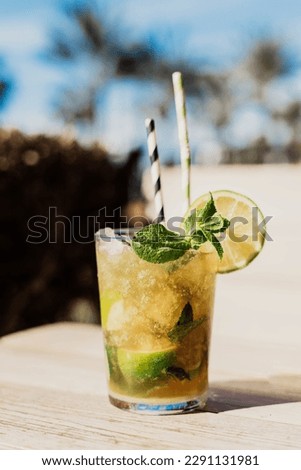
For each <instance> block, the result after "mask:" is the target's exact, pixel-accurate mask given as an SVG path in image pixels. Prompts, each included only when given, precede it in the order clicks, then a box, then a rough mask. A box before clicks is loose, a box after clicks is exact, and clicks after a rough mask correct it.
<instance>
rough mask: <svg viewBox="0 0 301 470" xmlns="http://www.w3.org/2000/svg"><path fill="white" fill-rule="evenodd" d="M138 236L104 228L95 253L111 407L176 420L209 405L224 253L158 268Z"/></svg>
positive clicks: (197, 254) (191, 257)
mask: <svg viewBox="0 0 301 470" xmlns="http://www.w3.org/2000/svg"><path fill="white" fill-rule="evenodd" d="M131 236H132V234H131V233H129V232H127V233H125V232H121V231H116V230H115V231H113V230H111V229H104V230H100V231H98V232H97V233H96V254H97V269H98V280H99V292H100V302H101V321H102V328H103V334H104V344H105V351H106V359H107V376H108V388H109V399H110V402H111V403H112V404H113V405H115V406H117V407H118V408H122V409H126V410H130V411H135V412H140V413H151V414H172V413H179V412H187V411H191V410H193V409H196V408H202V407H204V405H205V403H206V397H207V390H208V354H209V343H210V331H211V322H212V314H213V303H214V290H215V278H216V272H217V255H216V253H215V252H214V250H213V251H212V250H210V251H207V252H205V251H201V250H198V251H197V252H196V251H194V252H192V251H189V252H187V253H185V255H184V256H183V257H182V258H179V259H178V260H176V261H173V262H168V263H163V264H155V263H150V262H147V261H144V260H142V259H141V258H139V257H138V256H137V255H136V254H135V252H134V251H133V249H132V248H131V245H130V237H131Z"/></svg>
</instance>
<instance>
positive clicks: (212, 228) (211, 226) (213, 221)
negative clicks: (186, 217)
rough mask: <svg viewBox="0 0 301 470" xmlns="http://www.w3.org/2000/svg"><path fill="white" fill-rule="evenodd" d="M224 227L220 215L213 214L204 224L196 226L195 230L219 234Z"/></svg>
mask: <svg viewBox="0 0 301 470" xmlns="http://www.w3.org/2000/svg"><path fill="white" fill-rule="evenodd" d="M223 227H224V219H223V217H222V216H221V215H220V214H215V215H213V216H212V217H210V219H207V221H205V222H201V223H198V224H197V229H199V228H200V229H202V230H204V231H209V232H212V233H219V232H220V231H221V230H222V228H223Z"/></svg>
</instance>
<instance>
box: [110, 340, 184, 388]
mask: <svg viewBox="0 0 301 470" xmlns="http://www.w3.org/2000/svg"><path fill="white" fill-rule="evenodd" d="M175 350H176V348H175V346H171V347H170V348H167V349H162V350H159V351H132V350H129V349H121V348H120V349H118V352H117V358H118V364H119V368H120V371H121V372H122V374H123V375H124V377H125V378H126V379H127V380H128V381H130V382H131V381H133V380H138V381H144V380H148V379H155V378H157V377H159V376H160V374H161V373H162V372H163V371H164V370H165V369H167V367H169V366H171V365H172V363H173V361H174V360H175V357H176V352H175Z"/></svg>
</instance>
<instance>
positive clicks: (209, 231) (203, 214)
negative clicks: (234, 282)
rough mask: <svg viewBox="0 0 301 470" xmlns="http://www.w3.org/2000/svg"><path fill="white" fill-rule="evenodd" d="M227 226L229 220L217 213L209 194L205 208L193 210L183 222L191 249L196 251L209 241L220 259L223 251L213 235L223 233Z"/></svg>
mask: <svg viewBox="0 0 301 470" xmlns="http://www.w3.org/2000/svg"><path fill="white" fill-rule="evenodd" d="M229 225H230V222H229V220H228V219H225V218H224V217H222V216H221V215H220V214H218V213H217V211H216V207H215V203H214V199H213V196H212V194H211V193H210V199H209V201H208V202H207V203H206V205H205V207H203V208H202V209H195V210H194V211H192V212H191V214H190V215H189V216H188V217H186V220H185V221H184V227H185V230H186V233H189V235H190V244H191V247H192V248H193V249H195V250H197V249H198V248H199V247H200V246H201V245H202V244H203V243H205V242H206V241H209V242H210V243H212V245H213V246H214V248H215V249H216V251H217V253H218V256H219V257H220V258H222V256H223V253H224V250H223V247H222V245H221V243H220V241H219V240H218V238H217V237H216V236H215V235H214V234H215V233H222V232H225V231H226V230H227V228H228V227H229Z"/></svg>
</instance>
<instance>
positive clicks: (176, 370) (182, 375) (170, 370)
mask: <svg viewBox="0 0 301 470" xmlns="http://www.w3.org/2000/svg"><path fill="white" fill-rule="evenodd" d="M166 373H167V375H171V376H172V377H176V378H177V379H179V380H181V381H182V380H185V379H187V380H191V378H190V375H189V374H188V372H186V370H184V369H183V368H182V367H176V366H170V367H167V369H166Z"/></svg>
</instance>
